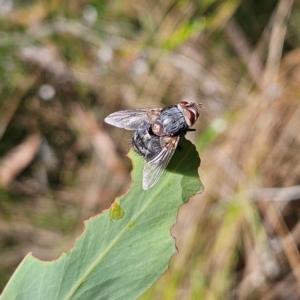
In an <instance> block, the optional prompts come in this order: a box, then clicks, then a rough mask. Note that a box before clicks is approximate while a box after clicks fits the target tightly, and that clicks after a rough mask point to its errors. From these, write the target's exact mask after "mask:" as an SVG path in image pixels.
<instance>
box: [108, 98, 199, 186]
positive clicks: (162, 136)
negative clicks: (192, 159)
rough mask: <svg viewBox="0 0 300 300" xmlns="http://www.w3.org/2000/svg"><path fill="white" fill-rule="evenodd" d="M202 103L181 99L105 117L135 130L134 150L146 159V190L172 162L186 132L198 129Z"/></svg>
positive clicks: (119, 125) (112, 123) (117, 125)
mask: <svg viewBox="0 0 300 300" xmlns="http://www.w3.org/2000/svg"><path fill="white" fill-rule="evenodd" d="M201 107H202V104H201V103H194V102H189V101H186V100H182V101H180V102H179V103H178V104H177V105H174V106H171V107H167V108H141V109H135V110H121V111H117V112H114V113H112V114H110V115H109V116H108V117H106V118H105V119H104V121H105V122H106V123H108V124H111V125H114V126H116V127H120V128H125V129H127V130H134V134H133V136H132V138H131V142H132V145H133V148H134V150H135V151H136V152H137V153H139V154H140V155H142V156H143V157H144V158H145V165H144V171H143V189H144V190H148V189H150V188H151V187H152V186H154V185H155V184H156V183H157V181H158V180H159V178H160V177H161V175H162V173H163V171H164V170H165V168H166V167H167V165H168V163H169V162H170V160H171V158H172V156H173V154H174V152H175V150H176V148H177V145H178V142H179V139H180V137H181V136H182V135H185V134H186V133H187V132H188V131H194V130H195V129H191V128H190V127H191V126H193V125H194V124H195V122H196V121H197V119H198V117H199V115H200V109H201Z"/></svg>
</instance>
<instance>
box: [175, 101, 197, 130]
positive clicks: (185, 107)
mask: <svg viewBox="0 0 300 300" xmlns="http://www.w3.org/2000/svg"><path fill="white" fill-rule="evenodd" d="M201 106H202V104H200V103H199V104H198V103H194V102H189V101H186V100H182V101H180V102H179V103H178V105H177V107H178V109H179V110H180V111H181V113H182V114H183V116H184V119H185V121H186V123H187V125H188V127H191V126H193V125H194V124H195V122H196V121H197V119H198V117H199V115H200V109H201Z"/></svg>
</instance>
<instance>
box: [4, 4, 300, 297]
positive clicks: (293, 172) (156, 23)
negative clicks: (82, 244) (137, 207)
mask: <svg viewBox="0 0 300 300" xmlns="http://www.w3.org/2000/svg"><path fill="white" fill-rule="evenodd" d="M299 87H300V2H299V1H291V0H282V1H275V0H270V1H260V0H247V1H245V0H244V1H242V0H228V1H218V0H202V1H200V0H190V1H188V0H164V1H152V0H150V1H143V0H142V1H141V0H139V1H137V0H133V1H114V0H110V1H102V0H93V1H89V0H76V1H75V0H69V1H58V0H50V1H42V0H40V1H33V0H26V1H24V0H22V1H21V0H0V186H1V187H0V249H1V261H0V290H2V288H3V287H4V285H5V284H6V282H7V280H8V279H9V277H10V276H11V274H12V272H13V271H14V270H15V268H16V267H17V266H18V264H19V263H20V261H21V260H22V259H23V258H24V256H25V255H26V254H27V253H28V252H30V251H31V252H33V254H34V256H36V257H38V258H40V259H43V260H52V259H55V258H58V257H59V256H60V254H61V253H62V252H63V251H67V250H69V249H70V248H71V247H72V245H73V244H74V240H75V237H76V236H78V235H79V234H80V233H81V232H82V230H83V221H84V220H86V219H88V218H90V217H91V216H94V215H95V214H98V213H100V212H101V211H102V210H103V209H106V208H108V207H109V206H110V204H111V203H112V202H113V200H114V199H115V197H116V196H119V195H121V194H122V193H124V192H126V191H127V189H128V188H129V186H130V176H129V172H130V170H131V163H130V160H129V159H128V158H127V157H125V154H126V153H127V152H128V150H129V148H130V132H125V130H121V129H116V128H113V127H112V126H109V125H107V124H104V122H103V119H104V118H105V116H107V115H108V114H109V113H111V112H114V111H117V110H121V109H134V108H140V107H165V106H169V105H174V104H177V103H178V102H179V101H180V100H182V99H186V100H189V101H194V102H202V103H203V106H204V109H203V110H202V114H201V116H200V118H199V120H198V122H197V124H196V129H197V130H196V132H195V133H189V135H188V138H189V139H191V140H192V141H193V142H194V143H195V145H196V147H197V150H198V151H199V153H200V157H201V160H202V163H201V167H200V169H199V174H200V176H201V180H202V182H203V184H204V186H205V191H204V192H203V193H202V194H201V195H198V196H195V197H194V198H192V199H191V200H190V202H189V203H188V204H187V205H184V206H183V207H181V209H180V214H179V220H178V223H177V224H176V225H175V226H174V227H173V229H172V234H173V235H174V236H175V237H176V244H177V247H178V250H179V254H176V255H175V256H174V257H173V258H172V260H171V264H170V268H169V270H168V271H167V272H166V273H165V274H164V275H163V276H162V277H161V278H160V279H159V280H158V281H157V282H156V283H155V284H154V285H153V286H152V287H151V288H150V289H149V290H148V291H147V292H146V294H145V295H143V296H142V297H141V299H291V300H293V299H300V256H299V247H300V222H299V218H300V163H299V161H300V134H299V131H300V89H299Z"/></svg>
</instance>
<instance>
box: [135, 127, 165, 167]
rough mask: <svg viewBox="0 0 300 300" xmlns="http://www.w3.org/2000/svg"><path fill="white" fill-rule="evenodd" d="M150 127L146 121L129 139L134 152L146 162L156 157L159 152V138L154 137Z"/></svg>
mask: <svg viewBox="0 0 300 300" xmlns="http://www.w3.org/2000/svg"><path fill="white" fill-rule="evenodd" d="M150 127H151V125H150V124H149V123H147V122H146V121H144V122H142V123H141V125H140V126H139V128H138V129H137V130H136V131H135V132H134V134H133V137H132V139H131V141H132V145H133V148H134V150H135V151H136V152H138V153H139V154H140V155H142V156H143V157H145V158H146V160H147V161H149V160H151V159H152V158H154V157H156V155H157V154H158V153H160V151H161V145H160V137H159V136H156V135H154V134H153V133H152V132H151V130H150Z"/></svg>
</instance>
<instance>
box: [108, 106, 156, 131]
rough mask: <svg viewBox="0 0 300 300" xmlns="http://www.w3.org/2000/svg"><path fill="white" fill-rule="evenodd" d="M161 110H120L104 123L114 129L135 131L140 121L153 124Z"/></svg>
mask: <svg viewBox="0 0 300 300" xmlns="http://www.w3.org/2000/svg"><path fill="white" fill-rule="evenodd" d="M161 111H162V108H141V109H135V110H121V111H117V112H114V113H112V114H110V115H109V116H107V117H106V118H105V119H104V121H105V122H106V123H108V124H110V125H114V126H116V127H120V128H125V129H127V130H136V129H137V128H138V127H139V125H140V124H141V122H142V121H147V122H148V123H153V122H154V121H155V120H156V119H157V117H158V115H159V114H160V113H161Z"/></svg>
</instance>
